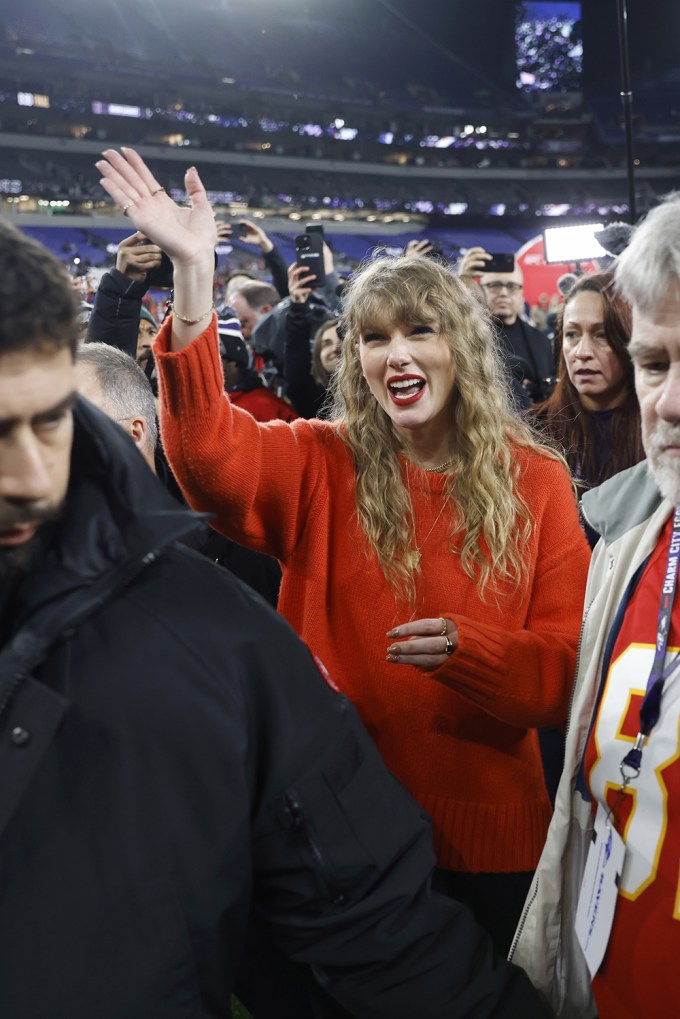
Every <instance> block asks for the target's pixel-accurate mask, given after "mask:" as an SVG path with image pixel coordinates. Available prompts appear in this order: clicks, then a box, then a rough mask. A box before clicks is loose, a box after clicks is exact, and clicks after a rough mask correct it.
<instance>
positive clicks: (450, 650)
mask: <svg viewBox="0 0 680 1019" xmlns="http://www.w3.org/2000/svg"><path fill="white" fill-rule="evenodd" d="M444 639H445V641H446V647H445V648H444V651H445V652H446V654H447V655H452V654H453V652H454V647H453V641H452V640H449V638H448V637H444Z"/></svg>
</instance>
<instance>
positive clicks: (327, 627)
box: [155, 324, 589, 872]
mask: <svg viewBox="0 0 680 1019" xmlns="http://www.w3.org/2000/svg"><path fill="white" fill-rule="evenodd" d="M169 335H170V327H169V324H166V326H164V327H163V329H162V330H161V331H160V333H159V334H158V337H157V339H156V343H155V354H156V364H157V367H158V373H159V381H160V398H161V429H162V434H163V442H164V445H165V449H166V451H167V454H168V459H169V460H170V464H171V466H172V469H173V471H174V472H175V474H176V476H177V478H178V479H179V481H180V483H181V485H182V487H183V489H184V491H185V493H186V495H187V498H188V500H189V502H190V503H191V505H192V506H194V507H196V508H197V509H200V510H203V511H207V512H209V513H214V514H215V516H216V521H215V523H216V526H217V528H218V530H221V531H223V533H224V534H226V535H228V536H229V537H230V538H233V539H235V540H236V541H239V542H241V543H242V544H245V545H250V546H251V547H252V548H255V549H258V550H260V551H262V552H268V553H269V554H271V555H274V556H276V558H278V559H279V560H280V562H281V565H282V567H283V583H282V586H281V595H280V599H279V609H280V611H281V612H282V613H283V615H285V616H286V618H287V619H288V620H289V622H290V623H291V625H292V626H293V627H294V628H295V629H296V630H297V632H298V633H299V634H300V635H301V636H302V637H303V638H304V640H305V641H306V642H307V643H308V645H309V646H310V648H311V649H312V651H313V652H314V653H315V654H316V655H317V656H318V657H319V658H320V659H321V660H322V661H323V663H324V664H325V666H326V668H327V669H328V671H329V672H330V675H331V676H332V678H333V680H334V681H335V683H336V684H337V685H338V686H339V687H340V689H341V690H343V691H344V692H345V693H346V694H347V695H348V697H350V699H351V700H352V701H353V702H354V704H355V705H356V707H357V709H358V710H359V713H360V714H361V716H362V718H363V720H364V722H365V724H366V726H367V727H368V729H369V731H370V732H371V734H372V735H373V737H374V738H375V740H376V743H377V744H378V746H379V748H380V750H381V752H382V755H383V757H384V759H385V761H386V762H387V764H388V766H389V767H390V769H391V770H392V771H393V772H394V773H395V775H397V777H398V778H399V779H401V781H402V782H403V783H404V785H405V786H406V787H407V788H408V789H409V790H410V791H411V793H412V794H413V795H414V796H415V798H416V799H417V800H418V801H419V802H420V803H421V804H422V806H423V807H424V808H425V809H426V810H427V811H428V812H429V813H430V814H431V815H432V818H433V821H434V838H435V848H436V851H437V854H438V859H439V865H440V866H441V867H443V868H446V869H450V870H468V871H496V872H501V871H522V870H530V869H532V868H534V867H535V865H536V862H537V860H538V856H539V853H540V850H541V848H542V846H543V842H544V839H545V834H546V831H547V825H548V821H549V818H550V812H551V811H550V804H549V800H548V796H547V793H546V790H545V784H544V781H543V773H542V767H541V760H540V754H539V749H538V741H537V737H536V732H535V727H537V726H543V725H559V724H561V723H563V722H564V719H565V717H566V713H567V704H568V700H569V694H570V689H571V680H572V676H573V673H574V666H575V653H576V644H577V639H578V633H579V625H580V620H581V609H582V604H583V594H584V589H585V580H586V573H587V568H588V560H589V550H588V546H587V544H586V541H585V539H584V537H583V533H582V531H581V528H580V526H579V522H578V517H577V513H576V508H575V505H574V499H573V495H572V491H571V486H570V481H569V478H568V476H567V474H566V472H565V471H564V469H563V468H562V466H561V465H560V464H559V463H557V462H555V461H554V460H551V459H549V458H547V457H545V456H542V455H540V454H538V453H534V452H531V451H527V450H523V449H518V450H517V457H518V459H519V461H520V463H521V475H522V480H521V489H522V493H523V495H524V497H525V499H526V500H527V502H528V505H529V508H530V510H531V513H532V514H533V518H534V520H535V526H534V531H533V537H532V539H531V541H530V543H529V546H528V548H527V552H526V554H527V557H528V560H529V575H528V582H527V584H526V586H525V587H524V588H523V589H522V590H520V591H517V592H514V593H512V594H509V595H508V596H505V597H502V599H501V604H500V605H497V604H495V600H494V598H493V595H492V596H490V598H489V603H488V604H484V603H482V602H481V601H480V598H479V595H478V592H477V588H476V585H475V583H474V582H473V581H472V580H470V578H469V577H467V576H466V575H465V574H464V573H463V571H462V570H461V568H460V564H459V559H458V558H457V556H455V555H452V554H451V553H450V552H449V551H448V533H449V529H450V521H447V519H446V518H447V514H446V513H444V514H442V516H441V517H440V519H439V521H438V522H437V523H436V524H435V526H434V529H433V531H432V533H431V534H430V536H429V538H428V539H427V541H426V542H425V543H424V545H423V548H422V561H421V570H422V573H421V574H420V575H419V576H418V578H417V582H416V583H417V598H418V604H417V607H416V610H415V612H413V613H412V611H411V610H410V609H409V608H408V607H407V606H405V605H404V604H403V603H402V604H399V603H397V601H396V600H395V597H394V595H393V593H392V591H391V589H390V588H389V587H388V585H387V582H386V581H385V578H384V576H383V574H382V572H381V571H380V568H379V566H378V562H377V559H376V556H375V554H374V552H373V550H372V549H371V548H370V546H369V545H368V542H367V540H366V538H365V536H364V533H363V531H362V529H361V527H360V526H359V524H358V521H357V518H356V506H355V497H354V465H353V460H352V456H351V453H350V451H349V450H348V448H347V446H346V445H345V444H344V443H343V442H342V440H341V439H340V437H339V435H338V431H337V425H334V424H331V423H328V422H324V421H320V420H318V419H311V420H305V419H300V420H298V421H295V422H293V424H286V423H285V422H282V421H271V422H268V423H266V424H260V423H258V422H257V421H255V420H254V418H252V417H251V416H250V415H249V414H247V413H245V412H243V411H241V410H240V409H239V408H238V407H234V406H232V405H231V404H230V402H229V400H228V399H227V398H226V396H225V395H224V393H223V388H222V373H221V365H220V361H219V357H218V347H217V339H216V335H215V327H214V324H213V325H211V326H209V327H208V329H206V331H205V332H204V333H203V334H202V336H200V337H198V338H197V339H196V340H195V341H194V342H193V343H192V344H190V345H189V346H188V347H187V348H185V349H184V350H183V351H182V352H181V353H178V354H171V353H168V352H167V350H168V344H169ZM402 469H405V465H402ZM410 477H411V492H412V499H413V504H414V509H415V517H416V522H417V527H416V532H417V536H418V540H419V541H420V542H421V543H422V542H423V539H424V537H425V535H427V533H428V530H429V528H430V527H431V526H432V524H433V522H434V520H435V518H436V516H437V513H438V511H439V508H440V507H441V500H440V498H439V496H440V494H441V492H442V490H443V486H444V481H445V479H444V477H443V476H442V475H437V474H433V473H426V472H424V471H420V470H418V469H417V468H414V467H413V466H411V467H410ZM426 616H427V617H436V616H447V617H448V618H450V619H453V620H454V621H455V623H456V625H457V627H458V632H459V644H458V647H457V649H456V651H455V653H454V654H453V655H452V656H451V658H450V659H449V660H447V662H445V664H444V665H442V666H441V667H440V668H439V669H437V670H436V671H435V672H424V671H422V670H420V669H418V668H416V667H409V666H404V665H394V664H391V663H389V662H387V661H386V658H385V656H386V650H387V647H388V644H389V641H388V638H387V636H386V633H387V631H388V630H389V629H391V628H392V627H393V626H395V625H396V624H399V623H404V622H406V621H408V619H409V618H415V619H417V618H421V617H426Z"/></svg>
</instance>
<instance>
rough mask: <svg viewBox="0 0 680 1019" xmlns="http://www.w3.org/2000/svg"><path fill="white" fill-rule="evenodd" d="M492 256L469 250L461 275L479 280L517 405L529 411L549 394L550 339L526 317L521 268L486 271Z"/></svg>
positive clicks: (552, 369) (551, 370)
mask: <svg viewBox="0 0 680 1019" xmlns="http://www.w3.org/2000/svg"><path fill="white" fill-rule="evenodd" d="M491 257H492V256H491V255H490V254H489V253H488V251H485V250H484V249H483V248H479V247H474V248H470V249H469V250H468V251H467V252H466V253H465V255H464V256H463V258H462V260H461V263H460V266H459V273H460V275H461V276H472V277H479V281H480V283H481V285H482V288H483V290H484V293H485V295H486V300H487V304H488V306H489V311H490V312H491V314H492V315H493V317H494V322H495V324H496V328H497V332H498V336H499V339H500V341H501V345H502V347H503V350H504V352H505V356H506V360H507V365H508V369H509V372H510V374H511V378H512V384H513V392H514V394H515V399H516V402H517V406H518V408H519V409H526V408H528V407H531V406H532V404H534V403H539V402H540V401H541V400H544V399H545V398H546V397H547V396H548V395H549V393H550V389H551V387H552V385H553V383H554V373H555V367H554V366H555V359H554V355H553V349H552V345H551V343H550V341H549V340H548V339H547V337H546V336H544V335H543V333H541V332H539V330H538V329H535V328H534V326H532V325H531V323H530V322H527V321H526V320H525V318H524V278H523V276H522V271H521V269H519V268H518V267H517V266H515V268H514V270H513V271H512V272H485V270H484V266H485V265H486V263H487V262H488V261H489V260H490V259H491Z"/></svg>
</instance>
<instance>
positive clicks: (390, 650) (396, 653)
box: [387, 647, 399, 658]
mask: <svg viewBox="0 0 680 1019" xmlns="http://www.w3.org/2000/svg"><path fill="white" fill-rule="evenodd" d="M387 653H388V655H394V657H395V658H398V657H399V648H398V647H388V649H387Z"/></svg>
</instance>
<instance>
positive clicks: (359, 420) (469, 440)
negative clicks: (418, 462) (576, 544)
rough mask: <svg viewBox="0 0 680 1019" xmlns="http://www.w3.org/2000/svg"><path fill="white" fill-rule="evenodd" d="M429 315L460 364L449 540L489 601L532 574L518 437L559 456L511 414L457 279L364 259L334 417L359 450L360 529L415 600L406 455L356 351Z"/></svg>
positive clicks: (487, 321) (480, 326)
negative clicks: (375, 333)
mask: <svg viewBox="0 0 680 1019" xmlns="http://www.w3.org/2000/svg"><path fill="white" fill-rule="evenodd" d="M432 321H435V322H437V323H438V324H439V329H440V335H441V338H442V340H443V341H444V342H445V343H447V344H448V347H449V349H450V351H451V360H452V362H453V367H454V389H455V399H454V403H453V412H452V418H451V435H452V439H453V444H454V446H455V449H456V459H455V462H454V464H453V465H452V466H451V468H450V469H449V471H448V474H447V482H446V495H447V499H448V500H449V504H450V506H451V509H452V517H453V522H454V523H453V529H452V532H451V536H450V544H451V547H452V548H453V538H454V535H456V534H459V533H461V532H462V547H461V550H460V557H461V564H462V568H463V570H464V571H465V572H466V574H467V575H468V576H470V577H471V578H473V579H474V580H475V581H476V583H477V588H478V591H479V593H480V597H481V598H482V599H484V598H485V594H486V592H487V589H488V588H491V589H496V590H497V589H498V585H500V584H507V583H509V584H510V585H511V587H512V588H513V589H517V588H519V586H520V585H521V584H522V583H523V581H524V580H525V579H526V575H527V569H528V566H527V562H526V557H525V555H524V554H523V553H524V550H525V548H526V544H527V542H528V539H529V537H530V535H531V527H532V520H531V517H530V514H529V511H528V508H527V506H526V504H525V502H524V501H523V499H522V497H521V495H520V494H519V491H518V486H517V480H518V470H519V468H518V465H517V460H516V458H515V457H514V456H513V450H512V446H513V444H514V445H515V446H517V445H521V446H527V447H531V448H534V449H540V450H542V451H544V452H545V453H546V455H548V456H550V457H552V458H556V455H555V454H554V453H553V452H552V451H550V450H548V449H547V448H546V447H544V446H541V445H540V444H539V443H538V442H537V440H536V438H535V437H534V432H533V431H532V429H531V428H530V427H529V425H528V424H526V423H524V422H523V421H521V420H520V419H519V418H518V417H517V416H516V414H515V413H514V411H513V408H512V402H511V396H510V392H509V388H508V384H507V381H506V372H505V368H504V362H503V359H502V355H501V354H500V352H499V350H498V347H497V343H496V338H495V333H494V329H493V326H492V323H491V318H490V316H489V314H488V312H487V310H486V308H484V307H482V305H481V304H480V302H479V300H478V299H476V298H475V297H474V296H473V295H472V294H471V293H470V292H469V290H468V289H467V288H466V287H465V286H464V285H463V284H462V283H461V282H460V281H459V280H458V278H457V277H456V276H455V275H453V274H452V272H451V271H450V270H449V269H448V268H447V267H446V266H444V265H442V264H440V263H438V262H437V261H435V260H433V259H430V258H424V257H422V256H419V255H403V256H399V257H396V258H387V257H383V258H377V259H375V260H374V261H371V262H369V263H367V264H365V265H364V266H363V268H362V269H361V270H360V271H359V272H358V274H357V275H356V276H355V277H354V279H353V280H352V281H351V282H350V284H349V285H348V287H347V289H346V290H345V292H344V294H343V317H342V328H343V329H344V333H345V336H344V341H343V346H344V353H343V358H342V361H341V364H340V368H339V370H338V372H337V374H336V375H335V376H334V379H333V382H332V386H333V396H334V407H333V416H334V417H335V418H336V419H339V420H340V421H341V423H342V427H341V428H340V434H341V435H342V436H343V439H344V441H345V442H346V443H347V444H348V446H349V447H350V449H351V450H352V454H353V457H354V464H355V470H356V484H355V492H356V504H357V514H358V517H359V520H360V522H361V525H362V527H363V529H364V531H365V533H366V535H367V537H368V541H369V543H370V545H371V546H372V548H373V549H374V550H375V553H376V555H377V557H378V561H379V563H380V567H381V569H382V571H383V573H384V575H385V577H386V579H387V581H388V582H389V583H390V585H391V587H392V588H393V590H394V591H395V594H396V595H399V596H405V597H406V598H407V599H408V601H409V602H410V603H411V604H413V602H414V600H415V580H416V573H417V571H418V566H417V564H414V563H413V560H412V557H411V556H409V554H408V552H409V549H410V548H412V547H413V546H414V543H415V521H414V513H413V504H412V501H411V496H410V491H409V490H408V488H407V487H406V486H405V484H404V482H403V480H402V472H401V467H400V463H399V459H398V454H399V453H400V452H401V451H402V446H401V443H400V440H399V438H398V436H397V434H396V433H395V431H394V429H393V427H392V423H391V421H390V418H389V416H388V415H387V414H386V413H385V411H384V410H383V409H382V407H381V406H380V404H379V403H378V401H377V400H376V399H375V397H374V396H373V394H372V393H371V390H370V389H369V387H368V383H367V382H366V379H365V378H364V375H363V373H362V368H361V362H360V359H359V352H358V348H359V343H360V342H361V337H362V334H364V333H366V332H367V331H369V330H374V329H376V328H380V327H382V328H385V327H387V326H394V325H395V324H399V325H403V326H406V325H408V326H413V325H416V324H421V323H426V322H432ZM557 458H558V457H557Z"/></svg>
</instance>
